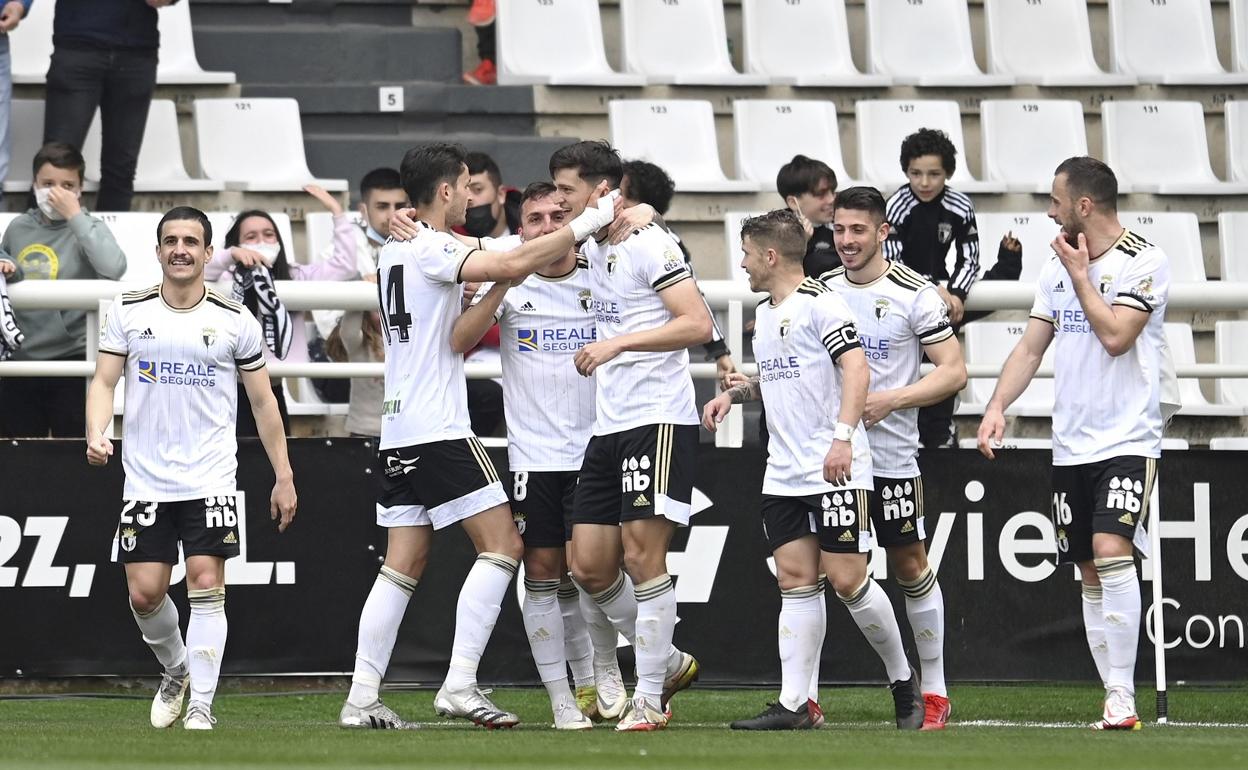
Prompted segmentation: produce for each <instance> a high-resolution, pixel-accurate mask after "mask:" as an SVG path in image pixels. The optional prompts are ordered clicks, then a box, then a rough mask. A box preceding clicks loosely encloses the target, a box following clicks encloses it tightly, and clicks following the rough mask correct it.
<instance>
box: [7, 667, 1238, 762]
mask: <svg viewBox="0 0 1248 770" xmlns="http://www.w3.org/2000/svg"><path fill="white" fill-rule="evenodd" d="M1139 695H1140V709H1141V716H1143V717H1144V718H1145V719H1147V720H1148V723H1147V724H1146V725H1145V728H1144V729H1143V730H1142V731H1140V732H1134V733H1097V732H1094V731H1092V730H1089V729H1087V727H1086V726H1085V725H1086V723H1088V722H1090V721H1091V720H1092V719H1094V718H1095V717H1096V716H1098V715H1099V713H1100V706H1101V704H1100V692H1099V690H1097V689H1095V688H1092V687H1086V686H1073V685H1072V686H1048V685H1045V686H1041V685H1015V686H991V687H990V686H970V685H964V686H955V687H954V688H953V689H952V692H951V697H952V699H953V703H954V712H953V716H954V721H953V723H952V724H951V726H950V728H949V729H948V730H946V731H944V732H943V733H905V734H902V733H898V732H897V731H896V730H895V729H894V728H893V727H892V725H891V723H890V720H891V717H892V700H891V698H890V697H889V694H888V691H887V690H886V689H884V688H883V687H876V688H860V687H855V688H825V689H824V691H823V703H824V708H825V711H826V713H827V718H828V724H827V725H826V726H825V727H824V728H823V729H822V730H819V731H811V732H802V733H742V732H736V731H731V730H728V729H727V723H728V722H729V721H730V720H732V719H736V718H739V717H742V716H751V715H753V714H754V713H756V712H757V711H759V710H760V709H761V708H762V706H763V705H764V704H765V702H766V701H767V700H768V699H770V698H774V697H775V694H774V693H773V692H771V691H768V690H707V689H702V690H698V689H696V688H695V689H694V690H692V691H689V692H686V693H682V694H680V695H679V696H677V697H676V699H675V700H674V701H673V708H674V711H675V716H674V718H673V721H672V725H671V727H669V729H668V730H666V731H665V732H662V733H653V734H617V733H615V732H614V730H612V729H611V728H610V727H609V726H605V725H604V726H599V727H598V728H596V729H594V730H593V731H591V732H588V733H578V734H568V733H557V732H555V731H554V730H551V729H549V727H548V724H549V720H550V711H549V705H548V702H547V700H546V696H545V693H544V692H543V691H541V690H535V689H508V690H501V691H498V692H496V693H495V694H494V697H495V699H496V700H497V701H498V703H499V704H500V705H502V706H504V707H507V708H511V709H513V710H515V711H516V712H517V713H518V714H519V715H520V717H521V719H522V720H523V722H524V723H523V724H522V725H521V726H520V727H519V728H517V729H515V730H505V731H498V732H488V731H486V730H483V729H480V728H476V727H472V726H471V725H468V724H467V723H465V722H446V721H441V720H439V719H437V717H435V716H434V714H433V707H432V702H433V693H432V692H430V691H391V692H388V693H386V694H385V696H384V697H385V700H386V702H387V703H388V704H389V705H391V706H392V707H394V708H395V709H396V710H397V711H398V712H399V713H400V714H402V715H404V716H406V717H408V718H410V719H416V720H419V721H421V722H422V723H424V724H425V727H424V729H421V730H418V731H412V732H383V731H363V730H361V731H349V730H341V729H339V728H338V727H336V726H335V719H336V717H337V714H338V708H339V706H340V705H341V703H342V698H343V695H342V694H341V693H331V694H319V693H318V694H303V695H245V694H225V695H221V696H219V697H218V699H217V704H216V708H215V711H216V716H217V717H218V719H219V723H218V725H217V729H216V730H215V731H214V732H212V733H188V732H185V731H183V730H182V729H181V723H178V724H177V725H176V726H175V727H173V728H170V729H168V730H164V731H157V730H153V729H152V728H151V727H149V726H148V725H147V712H148V705H149V701H148V700H147V699H146V698H140V697H123V698H116V697H76V698H56V699H51V698H47V699H22V698H12V699H5V700H0V767H5V768H7V767H67V768H68V767H73V768H81V767H119V768H122V767H124V768H136V767H162V768H172V767H192V766H199V767H205V766H214V767H230V768H241V767H266V768H267V767H361V768H372V767H439V768H441V767H448V768H459V767H490V768H543V769H545V768H563V767H567V768H598V767H630V768H631V767H636V768H647V767H648V768H656V769H658V768H662V769H663V770H678V769H679V768H691V767H714V768H716V769H717V770H725V769H726V768H768V769H770V768H777V769H782V770H789V768H793V769H794V770H797V769H799V768H800V769H801V770H805V769H806V768H829V767H830V768H838V769H839V768H856V767H863V768H868V767H869V768H874V769H876V770H883V769H886V768H905V767H913V768H921V769H922V770H929V769H934V768H1032V767H1034V768H1046V770H1047V769H1050V768H1095V770H1114V769H1115V768H1130V769H1131V770H1140V769H1141V768H1167V770H1182V769H1184V768H1201V770H1206V769H1208V768H1224V767H1225V768H1244V767H1248V689H1245V688H1244V687H1243V686H1239V687H1236V688H1226V689H1192V688H1180V689H1176V690H1172V691H1171V693H1170V704H1171V705H1170V709H1171V720H1172V722H1173V724H1170V725H1157V724H1154V723H1153V722H1152V718H1153V713H1152V700H1153V693H1152V691H1151V690H1143V689H1141V691H1140V693H1139Z"/></svg>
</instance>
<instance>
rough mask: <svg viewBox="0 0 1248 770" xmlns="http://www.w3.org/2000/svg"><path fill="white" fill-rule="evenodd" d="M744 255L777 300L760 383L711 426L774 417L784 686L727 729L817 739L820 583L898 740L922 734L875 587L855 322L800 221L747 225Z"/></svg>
mask: <svg viewBox="0 0 1248 770" xmlns="http://www.w3.org/2000/svg"><path fill="white" fill-rule="evenodd" d="M741 250H742V252H743V254H744V257H743V259H742V260H741V266H742V267H743V268H744V269H745V271H746V273H747V274H748V275H749V279H750V289H752V290H753V291H764V292H767V293H768V294H769V295H770V296H769V297H768V298H767V299H765V300H763V301H762V302H760V303H759V305H758V309H757V310H756V311H755V323H754V357H755V359H756V360H757V361H758V369H759V374H758V376H757V377H754V378H751V379H750V380H748V381H746V382H744V383H740V384H737V385H734V386H733V387H732V388H730V389H729V390H728V391H726V392H724V393H721V394H720V395H718V396H716V397H715V398H714V399H712V400H711V401H710V402H708V403H707V404H706V406H705V408H704V409H703V412H702V421H703V425H705V426H706V428H707V429H708V430H715V428H716V426H717V425H718V424H719V423H720V422H721V421H722V420H723V419H724V417H725V416H727V414H728V411H729V410H730V409H731V408H732V405H733V404H739V403H744V402H746V401H757V400H760V399H761V400H762V401H763V402H764V404H765V406H766V408H767V430H768V433H769V434H770V440H769V441H768V445H767V471H766V474H765V475H764V477H763V503H762V519H763V536H764V537H765V538H766V539H767V542H768V544H769V545H770V546H771V551H772V554H773V555H774V556H775V561H776V579H777V582H779V584H780V595H781V609H780V623H779V629H778V638H779V648H780V668H781V680H782V683H781V688H780V697H779V699H778V700H777V702H776V703H773V704H770V705H769V706H768V707H767V708H766V709H764V710H763V712H762V713H760V714H759V715H758V716H756V717H753V718H751V719H742V720H738V721H736V722H733V723H732V727H733V729H738V730H806V729H811V728H813V727H816V726H817V719H816V714H815V712H814V710H813V709H812V708H811V707H810V705H809V697H808V695H809V690H810V683H811V678H812V676H813V674H814V666H815V661H816V660H817V657H818V652H819V649H820V648H821V647H822V646H823V637H824V631H825V629H826V626H827V614H826V613H827V610H826V605H825V604H824V598H823V586H822V584H821V583H820V581H819V573H820V572H821V571H822V572H823V573H825V574H826V575H827V581H828V583H829V584H830V585H831V586H832V588H833V589H834V590H835V591H836V594H837V596H838V597H839V598H840V600H841V601H842V602H843V603H844V604H845V606H846V607H847V608H848V609H849V612H850V615H851V617H853V619H854V622H855V623H857V625H858V627H859V629H860V630H861V631H862V633H863V635H864V636H865V637H866V638H867V641H868V642H870V643H871V646H872V647H873V648H874V649H875V651H876V653H877V654H878V655H879V656H880V659H881V660H882V661H883V662H884V665H885V669H886V670H887V672H888V678H889V681H890V682H891V683H892V684H891V689H892V692H893V699H894V707H895V709H896V716H897V727H898V728H899V729H916V728H918V727H919V726H920V725H921V724H922V723H923V698H922V695H921V694H920V692H919V678H918V674H917V673H916V672H915V671H914V669H913V668H911V667H910V663H909V661H907V659H906V653H905V650H904V648H903V647H902V641H901V631H900V629H899V628H898V626H897V617H896V615H895V614H894V612H893V606H892V604H891V603H890V602H889V600H888V595H887V594H885V593H884V590H883V589H882V588H880V586H879V584H878V583H876V582H875V581H874V580H872V579H871V578H870V576H869V575H868V574H867V554H868V553H869V552H870V550H871V528H870V525H869V523H868V507H869V504H870V503H869V501H870V494H871V490H872V487H873V479H872V466H871V448H870V446H869V444H868V441H867V434H866V431H865V430H864V429H863V427H862V422H861V417H862V412H863V406H864V405H865V404H866V400H867V388H868V385H869V381H870V376H871V374H870V369H869V367H868V365H867V359H866V356H865V355H864V353H863V350H862V345H861V344H860V343H859V340H858V331H857V326H856V324H855V319H854V314H853V312H852V311H851V310H850V309H849V306H848V305H846V304H845V301H844V300H843V299H842V298H841V297H840V295H839V294H838V293H837V292H835V291H833V290H832V289H829V288H828V287H827V285H826V284H824V283H823V282H821V281H819V280H817V279H814V278H807V277H805V274H804V272H803V269H802V259H803V257H804V256H805V255H806V234H805V231H804V230H803V228H802V224H801V222H800V221H799V220H798V217H797V215H796V214H794V213H793V212H792V211H790V210H788V209H780V210H777V211H772V212H770V213H767V214H763V215H761V216H757V217H751V218H750V219H747V220H745V222H744V223H743V224H742V225H741Z"/></svg>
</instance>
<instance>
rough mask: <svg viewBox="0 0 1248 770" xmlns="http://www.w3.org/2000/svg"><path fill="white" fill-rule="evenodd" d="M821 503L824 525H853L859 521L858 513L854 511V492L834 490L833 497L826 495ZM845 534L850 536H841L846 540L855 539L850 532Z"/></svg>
mask: <svg viewBox="0 0 1248 770" xmlns="http://www.w3.org/2000/svg"><path fill="white" fill-rule="evenodd" d="M820 504H821V505H822V506H823V526H825V527H852V526H854V523H855V522H857V521H858V514H857V513H856V512H855V511H854V495H853V493H852V492H846V493H841V492H833V493H832V496H831V497H828V496H827V495H824V496H823V500H821V501H820ZM845 535H849V537H848V538H846V537H845V536H844V535H842V536H841V539H842V540H844V541H845V542H849V541H850V540H853V539H854V536H853V535H852V534H850V533H849V532H846V533H845Z"/></svg>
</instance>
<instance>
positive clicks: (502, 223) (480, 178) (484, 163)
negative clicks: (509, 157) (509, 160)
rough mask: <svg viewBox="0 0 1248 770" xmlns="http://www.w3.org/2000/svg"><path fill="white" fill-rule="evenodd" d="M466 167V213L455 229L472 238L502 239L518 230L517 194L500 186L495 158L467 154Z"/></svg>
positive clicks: (518, 207) (471, 153) (518, 196)
mask: <svg viewBox="0 0 1248 770" xmlns="http://www.w3.org/2000/svg"><path fill="white" fill-rule="evenodd" d="M465 161H466V163H467V164H468V210H467V211H466V212H464V224H463V226H462V227H461V228H456V230H463V232H464V234H466V235H471V236H473V237H474V238H487V237H488V238H502V237H503V236H505V235H511V234H513V233H517V232H519V231H520V191H519V190H513V189H511V188H509V187H504V186H503V175H502V172H500V171H499V170H498V164H497V163H495V162H494V159H493V158H491V157H490V156H489V155H486V154H485V153H483V152H470V153H468V155H467V157H466V159H465Z"/></svg>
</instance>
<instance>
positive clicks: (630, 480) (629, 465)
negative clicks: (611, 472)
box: [620, 455, 650, 492]
mask: <svg viewBox="0 0 1248 770" xmlns="http://www.w3.org/2000/svg"><path fill="white" fill-rule="evenodd" d="M649 470H650V457H649V456H648V455H642V456H641V459H640V460H638V459H637V458H636V457H630V458H628V459H627V460H625V461H624V462H622V463H620V473H621V476H620V486H621V488H622V489H623V490H624V491H625V492H644V491H646V490H647V489H649V488H650V474H649V473H648V472H647V471H649Z"/></svg>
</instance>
